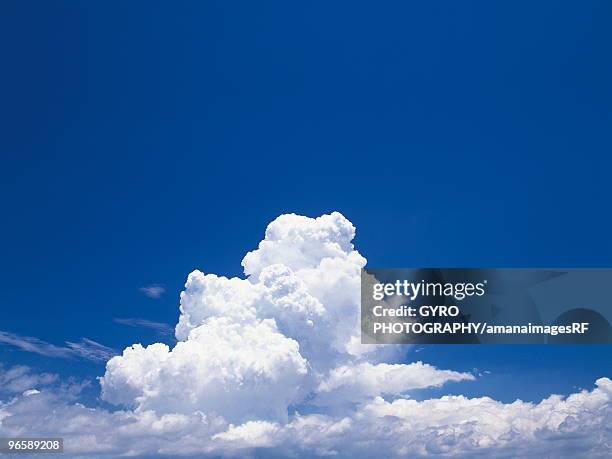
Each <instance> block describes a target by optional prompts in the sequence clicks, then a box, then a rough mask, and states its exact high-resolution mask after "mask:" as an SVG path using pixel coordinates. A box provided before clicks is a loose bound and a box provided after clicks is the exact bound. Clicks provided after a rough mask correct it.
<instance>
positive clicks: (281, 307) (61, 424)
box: [0, 212, 612, 458]
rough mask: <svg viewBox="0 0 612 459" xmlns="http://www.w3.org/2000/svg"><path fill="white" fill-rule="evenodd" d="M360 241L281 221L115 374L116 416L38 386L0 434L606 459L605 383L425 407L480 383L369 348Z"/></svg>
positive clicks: (226, 450)
mask: <svg viewBox="0 0 612 459" xmlns="http://www.w3.org/2000/svg"><path fill="white" fill-rule="evenodd" d="M354 236H355V228H354V226H353V225H352V224H351V223H350V222H349V221H348V220H347V219H346V218H344V217H343V216H342V215H341V214H339V213H337V212H336V213H333V214H331V215H324V216H322V217H319V218H316V219H312V218H307V217H302V216H297V215H283V216H281V217H279V218H277V219H276V220H274V221H273V222H272V223H271V224H270V225H269V226H268V228H267V229H266V233H265V238H264V240H263V241H262V242H261V243H260V244H259V246H258V248H257V249H256V250H254V251H252V252H249V253H248V254H247V255H246V256H245V257H244V259H243V261H242V266H243V267H244V272H245V276H246V277H245V278H232V279H228V278H225V277H222V276H217V275H214V274H206V273H203V272H201V271H194V272H192V273H191V274H190V275H189V276H188V278H187V282H186V284H185V290H184V291H183V292H182V293H181V299H180V316H179V320H178V324H177V325H176V329H175V336H176V338H177V340H178V342H177V343H176V345H175V346H173V347H169V346H167V345H165V344H161V343H157V344H153V345H149V346H146V347H145V346H142V345H140V344H135V345H133V346H130V347H128V348H127V349H125V350H124V351H123V353H122V355H120V356H116V357H113V358H111V359H110V360H109V361H108V362H107V365H106V371H105V374H104V375H103V377H101V378H100V384H101V388H102V392H101V396H102V398H103V399H104V400H105V401H106V402H109V403H111V404H114V405H116V406H117V410H115V411H109V410H105V409H101V408H95V409H94V408H87V407H85V406H83V405H81V404H78V403H75V402H74V391H69V390H66V391H61V390H60V391H58V390H56V391H48V390H45V389H44V387H43V389H42V390H40V389H39V388H38V387H34V386H36V384H35V382H36V381H34V380H33V382H32V384H31V385H32V386H33V387H30V388H28V389H24V385H23V384H22V385H20V386H19V387H20V390H21V389H24V391H23V392H22V393H21V394H16V395H14V396H12V397H11V398H9V399H7V400H6V401H5V402H3V403H2V404H1V405H0V435H3V436H6V435H18V434H22V433H23V432H26V431H27V432H28V433H29V434H34V433H38V434H41V435H43V434H46V435H51V434H53V435H61V436H64V437H65V439H66V441H65V448H66V451H67V453H68V454H72V455H74V456H78V455H84V456H87V457H118V456H139V455H141V456H160V457H176V456H180V455H185V456H189V455H197V456H198V457H200V456H202V455H203V456H211V457H217V456H227V457H248V456H250V455H254V456H258V457H261V456H264V457H268V456H270V457H315V456H321V457H323V456H336V457H363V458H369V457H381V456H389V457H421V456H422V457H426V456H457V457H474V456H478V455H481V456H483V457H491V456H502V457H506V456H518V455H521V456H532V457H541V456H542V455H549V456H553V457H562V456H566V457H574V456H575V455H576V452H577V451H579V452H580V454H581V455H583V456H591V457H604V456H605V454H606V453H607V452H608V451H609V448H610V446H611V445H610V430H609V427H608V426H609V424H610V421H611V420H612V419H611V410H610V406H611V403H610V401H611V399H612V381H610V379H608V378H601V379H599V380H597V381H596V383H595V387H594V388H593V389H592V390H590V391H582V392H580V393H577V394H573V395H571V396H569V397H567V398H563V397H559V396H555V395H553V396H550V397H549V398H548V399H546V400H543V401H542V402H540V403H539V404H532V403H525V402H521V401H516V402H514V403H510V404H504V403H501V402H498V401H495V400H492V399H490V398H487V397H481V398H473V399H468V398H465V397H463V396H446V397H442V398H439V399H431V400H424V401H416V400H412V399H411V398H410V395H411V392H412V391H414V390H416V389H426V388H429V387H440V386H444V385H445V384H452V383H457V382H469V381H470V380H474V379H475V376H474V375H473V374H471V373H465V372H458V371H453V370H452V369H440V368H436V367H434V366H432V365H429V364H427V363H423V362H412V363H404V361H405V355H403V354H402V352H405V349H406V348H405V347H402V346H373V345H362V344H360V339H359V292H360V288H359V286H360V268H361V267H363V266H364V265H365V263H366V260H365V258H364V257H363V256H361V255H360V254H359V253H358V252H357V251H356V250H355V248H354V247H353V245H352V240H353V238H354ZM25 385H28V384H25Z"/></svg>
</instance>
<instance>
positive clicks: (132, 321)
mask: <svg viewBox="0 0 612 459" xmlns="http://www.w3.org/2000/svg"><path fill="white" fill-rule="evenodd" d="M115 322H117V323H118V324H121V325H127V326H128V327H144V328H150V329H152V330H155V331H156V332H157V333H159V334H160V335H172V334H173V333H174V328H173V327H171V326H170V325H168V324H164V323H162V322H153V321H152V320H147V319H137V318H127V319H121V318H118V319H115Z"/></svg>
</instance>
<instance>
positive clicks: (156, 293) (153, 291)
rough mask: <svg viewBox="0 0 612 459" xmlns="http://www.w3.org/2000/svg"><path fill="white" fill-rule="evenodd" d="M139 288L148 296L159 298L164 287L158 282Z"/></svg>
mask: <svg viewBox="0 0 612 459" xmlns="http://www.w3.org/2000/svg"><path fill="white" fill-rule="evenodd" d="M139 290H140V291H141V292H142V293H144V294H145V295H146V296H148V297H149V298H153V299H155V300H157V299H159V298H161V296H162V295H163V294H164V292H165V291H166V289H165V288H164V287H162V286H161V285H159V284H152V285H147V286H145V287H140V288H139Z"/></svg>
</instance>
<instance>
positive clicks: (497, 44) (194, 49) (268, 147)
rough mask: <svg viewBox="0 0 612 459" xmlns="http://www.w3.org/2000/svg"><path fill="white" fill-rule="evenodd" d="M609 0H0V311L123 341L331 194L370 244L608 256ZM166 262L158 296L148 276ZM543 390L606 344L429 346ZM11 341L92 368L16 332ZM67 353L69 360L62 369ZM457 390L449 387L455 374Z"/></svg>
mask: <svg viewBox="0 0 612 459" xmlns="http://www.w3.org/2000/svg"><path fill="white" fill-rule="evenodd" d="M611 15H612V3H610V2H607V1H583V2H559V1H548V2H544V1H542V2H503V3H500V2H489V1H482V2H467V1H464V2H453V1H449V2H443V1H439V2H386V3H384V4H380V3H372V2H303V3H301V4H296V2H283V1H279V2H264V3H259V2H257V4H254V3H253V2H206V1H197V2H196V1H194V2H153V1H146V2H136V1H131V2H119V1H118V2H66V1H63V2H48V1H39V2H30V1H11V2H2V3H1V6H0V51H1V54H0V55H1V56H2V64H1V66H2V67H1V68H2V70H1V72H0V116H1V117H2V120H1V123H0V148H1V151H0V154H1V158H2V163H1V167H0V206H1V207H0V209H1V214H0V215H1V218H2V225H0V253H1V260H2V265H3V267H2V276H0V308H1V310H2V318H1V320H0V330H5V331H10V332H12V333H18V334H21V335H27V336H36V337H38V338H41V339H44V340H46V341H49V342H52V343H55V344H62V343H63V341H64V340H66V339H68V340H73V341H74V340H77V339H79V338H80V337H83V336H85V337H89V338H91V339H94V340H96V341H99V342H101V343H104V344H106V345H108V346H112V347H114V348H117V349H120V348H122V347H123V346H126V345H129V344H131V343H133V342H138V341H143V342H145V343H148V342H151V341H152V340H153V339H155V336H154V335H153V334H152V333H150V332H149V331H147V330H140V329H135V328H129V327H125V326H121V325H119V324H116V323H114V322H113V318H116V317H141V318H147V319H150V320H156V321H161V322H166V323H169V324H174V323H175V322H176V319H177V317H178V293H179V291H180V289H181V287H182V284H183V282H184V279H185V277H186V275H187V274H188V273H189V272H190V271H191V270H192V269H194V268H196V267H197V268H200V269H202V270H204V271H205V272H214V273H219V274H225V275H238V274H240V273H241V271H240V260H241V259H242V256H243V255H244V254H245V253H246V251H248V250H251V249H253V248H254V247H255V246H256V244H257V242H258V241H259V240H260V239H261V238H262V236H263V232H264V229H265V226H266V224H267V223H268V222H269V221H271V220H272V219H273V218H275V217H276V216H278V215H279V214H281V213H286V212H296V213H302V214H306V215H310V216H316V215H319V214H321V213H325V212H329V211H332V210H339V211H341V212H342V213H343V214H345V215H346V216H347V217H348V218H349V219H350V220H351V221H353V223H354V224H355V225H356V226H357V229H358V236H357V239H356V245H357V248H358V249H359V250H360V251H361V252H362V253H363V254H364V255H365V256H366V257H367V258H368V260H369V264H370V265H371V266H500V267H501V266H512V267H514V266H517V267H518V266H520V267H543V266H546V267H574V266H576V267H582V266H584V267H603V266H611V265H612V242H611V234H612V216H611V215H610V198H611V196H612V192H611V190H610V171H611V167H610V166H611V165H612V164H611V163H612V160H611V159H610V153H611V152H612V139H611V134H612V129H611V122H612V116H611V115H612V85H611V84H610V82H611V81H612V59H610V45H611V44H612V28H611V27H610V17H612V16H611ZM152 283H159V284H163V285H164V286H165V287H166V288H167V292H166V294H165V295H164V296H163V297H162V298H161V299H159V300H152V299H148V298H146V297H145V296H143V295H142V294H141V292H139V290H138V289H139V287H142V286H144V285H149V284H152ZM418 357H419V358H423V359H425V360H426V361H429V362H432V363H436V364H439V365H441V366H444V367H445V368H449V367H450V368H453V369H471V368H474V367H477V368H482V369H488V370H491V371H492V372H493V374H492V375H491V376H490V377H486V378H483V380H482V381H480V382H477V383H466V384H462V385H457V386H455V387H454V388H450V389H448V390H455V389H456V390H457V391H462V392H464V393H470V394H482V393H484V394H489V395H493V396H497V397H500V398H502V399H512V398H514V397H522V398H527V399H537V398H540V397H542V396H544V395H546V394H548V393H550V392H561V393H567V392H570V391H572V390H573V388H574V386H578V387H590V385H591V384H592V382H593V380H594V379H595V378H596V377H599V376H604V375H607V376H612V352H611V349H610V346H598V347H568V346H562V347H539V348H534V347H510V346H506V347H501V346H500V347H487V346H480V347H468V348H462V347H452V346H444V347H430V348H428V349H426V350H425V351H423V352H422V353H421V354H418ZM0 358H1V359H2V360H3V361H6V362H9V363H15V362H21V363H29V364H32V365H34V366H37V367H41V368H46V369H52V370H56V371H63V372H65V373H70V374H81V373H86V374H88V375H100V374H101V373H102V371H103V369H102V367H100V366H92V365H91V364H86V363H80V362H56V361H50V360H46V359H41V358H38V357H36V356H33V355H31V354H26V353H22V352H18V351H15V350H13V349H10V348H7V347H0ZM58 368H59V370H58ZM444 390H446V389H444Z"/></svg>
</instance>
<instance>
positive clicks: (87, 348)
mask: <svg viewBox="0 0 612 459" xmlns="http://www.w3.org/2000/svg"><path fill="white" fill-rule="evenodd" d="M0 344H6V345H9V346H14V347H16V348H18V349H20V350H22V351H25V352H32V353H34V354H39V355H44V356H45V357H54V358H61V359H72V358H80V359H84V360H89V361H92V362H106V361H107V360H108V359H110V358H111V357H113V356H115V355H117V352H116V351H115V350H114V349H112V348H110V347H107V346H104V345H103V344H100V343H98V342H96V341H94V340H91V339H88V338H81V339H80V340H79V341H78V342H76V343H73V342H70V341H66V346H57V345H55V344H51V343H48V342H46V341H43V340H41V339H39V338H36V337H33V336H21V335H18V334H16V333H11V332H7V331H2V330H0Z"/></svg>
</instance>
